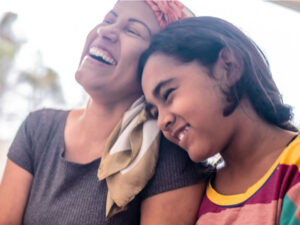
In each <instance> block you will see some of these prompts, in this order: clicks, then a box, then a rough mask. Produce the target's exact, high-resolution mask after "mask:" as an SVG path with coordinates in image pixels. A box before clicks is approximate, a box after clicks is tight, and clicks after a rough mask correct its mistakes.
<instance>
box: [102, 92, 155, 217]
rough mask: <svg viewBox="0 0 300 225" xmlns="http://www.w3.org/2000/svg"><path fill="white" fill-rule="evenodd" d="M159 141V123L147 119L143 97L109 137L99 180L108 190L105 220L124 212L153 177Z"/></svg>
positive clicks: (129, 110) (127, 112)
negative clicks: (103, 181)
mask: <svg viewBox="0 0 300 225" xmlns="http://www.w3.org/2000/svg"><path fill="white" fill-rule="evenodd" d="M159 141H160V132H159V130H158V128H157V126H156V121H155V120H149V119H148V117H147V113H146V111H145V104H144V97H141V98H139V99H138V100H137V101H136V102H134V103H133V105H132V106H131V107H130V108H129V109H128V110H127V111H126V112H125V114H124V115H123V118H122V119H121V121H120V122H119V123H118V124H117V126H116V127H115V128H114V130H113V132H112V133H111V135H110V136H109V138H108V140H107V143H106V145H105V149H104V154H103V156H102V159H101V163H100V167H99V169H98V178H99V180H103V179H106V182H107V187H108V193H107V200H106V214H105V215H106V218H109V217H111V216H113V215H115V214H117V213H119V212H121V211H123V210H125V209H126V207H127V205H128V203H129V202H130V201H132V200H133V199H134V197H135V196H136V195H137V194H138V193H139V192H140V191H141V190H142V189H143V188H144V187H145V186H146V184H147V183H148V181H149V180H150V178H151V177H152V176H153V174H154V172H155V166H156V163H157V159H158V151H159Z"/></svg>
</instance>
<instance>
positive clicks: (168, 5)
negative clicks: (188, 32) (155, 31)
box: [145, 0, 195, 29]
mask: <svg viewBox="0 0 300 225" xmlns="http://www.w3.org/2000/svg"><path fill="white" fill-rule="evenodd" d="M145 2H146V3H147V4H148V5H149V6H150V7H151V8H152V10H153V12H154V14H155V16H156V18H157V20H158V22H159V26H160V28H161V29H163V28H165V27H166V26H167V25H168V24H169V23H172V22H175V21H177V20H181V19H184V18H187V17H194V16H195V15H194V13H193V12H192V11H191V10H189V9H188V8H187V7H186V6H184V5H183V4H182V3H181V2H179V1H177V0H145Z"/></svg>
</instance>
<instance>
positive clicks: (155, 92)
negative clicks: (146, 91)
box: [152, 78, 175, 97]
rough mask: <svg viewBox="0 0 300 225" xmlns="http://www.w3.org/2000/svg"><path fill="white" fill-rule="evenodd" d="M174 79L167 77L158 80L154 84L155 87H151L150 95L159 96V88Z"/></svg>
mask: <svg viewBox="0 0 300 225" xmlns="http://www.w3.org/2000/svg"><path fill="white" fill-rule="evenodd" d="M174 80H175V78H170V79H167V80H162V81H160V82H159V83H158V84H157V85H156V86H155V88H154V89H153V91H152V95H153V96H155V97H159V96H160V92H161V89H162V88H163V87H164V86H166V85H168V84H170V83H172V82H173V81H174Z"/></svg>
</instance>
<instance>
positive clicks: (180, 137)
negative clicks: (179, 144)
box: [178, 133, 184, 141]
mask: <svg viewBox="0 0 300 225" xmlns="http://www.w3.org/2000/svg"><path fill="white" fill-rule="evenodd" d="M183 137H184V134H183V133H180V134H179V136H178V139H179V141H181V140H182V139H183Z"/></svg>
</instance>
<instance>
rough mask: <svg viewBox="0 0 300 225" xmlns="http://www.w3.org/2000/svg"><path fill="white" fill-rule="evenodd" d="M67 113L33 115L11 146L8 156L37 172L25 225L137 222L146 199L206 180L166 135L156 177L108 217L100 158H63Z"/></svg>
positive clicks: (45, 111)
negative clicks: (99, 175)
mask: <svg viewBox="0 0 300 225" xmlns="http://www.w3.org/2000/svg"><path fill="white" fill-rule="evenodd" d="M68 113H69V112H68V111H62V110H52V109H43V110H39V111H36V112H33V113H30V114H29V116H28V117H27V119H26V120H25V121H24V122H23V124H22V126H21V127H20V129H19V131H18V133H17V135H16V137H15V139H14V141H13V143H12V145H11V147H10V150H9V153H8V158H9V159H10V160H11V161H13V162H14V163H16V164H17V165H19V166H20V167H21V168H23V169H25V170H27V171H28V172H29V173H31V174H32V175H33V181H32V186H31V190H30V193H29V197H28V201H27V205H26V207H25V211H24V217H23V221H22V224H23V225H41V224H43V225H95V224H101V225H105V224H109V225H119V224H122V225H138V224H140V205H141V202H142V201H143V200H144V199H145V198H148V197H150V196H153V195H156V194H158V193H162V192H165V191H169V190H173V189H176V188H180V187H184V186H188V185H192V184H195V183H198V182H199V180H201V179H203V176H202V175H201V174H200V173H198V172H197V168H198V167H197V166H198V165H196V164H193V163H192V162H191V161H190V160H189V158H188V155H187V154H186V153H185V152H184V151H182V150H181V149H179V148H178V147H176V146H175V145H173V144H171V143H170V142H168V141H166V139H164V138H162V139H161V141H160V151H159V159H158V161H157V164H156V169H155V174H154V176H153V177H152V179H151V180H150V181H149V182H148V184H147V185H146V187H145V188H144V189H143V190H142V191H141V192H140V193H139V194H138V195H137V196H136V197H135V198H134V199H133V200H132V201H131V202H129V204H128V206H127V210H125V211H123V212H120V213H118V214H117V215H115V216H113V217H111V218H109V219H106V218H105V208H106V199H107V191H108V190H107V185H106V180H101V181H99V180H98V178H97V170H98V167H99V163H100V161H101V159H100V158H99V159H96V160H94V161H92V162H89V163H87V164H79V163H74V162H70V161H67V160H65V159H64V157H63V153H64V150H65V142H64V129H65V122H66V118H67V116H68ZM99 129H101V127H100V128H99ZM83 151H84V150H83ZM119 188H120V189H122V188H123V186H122V185H121V186H120V187H119Z"/></svg>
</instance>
